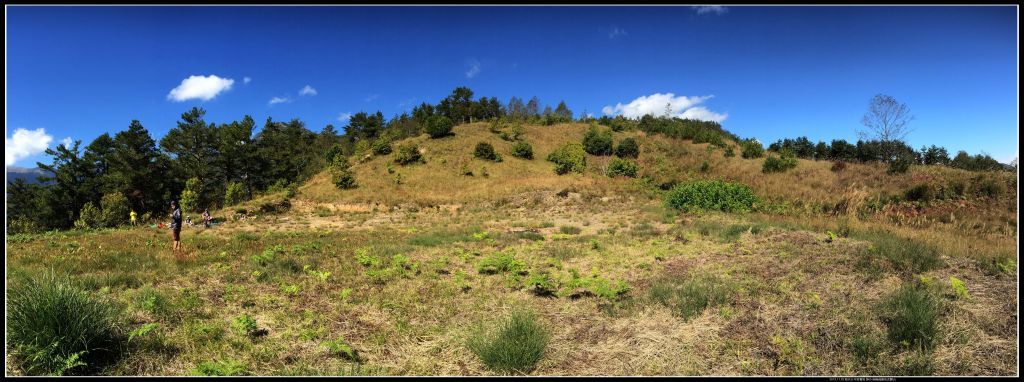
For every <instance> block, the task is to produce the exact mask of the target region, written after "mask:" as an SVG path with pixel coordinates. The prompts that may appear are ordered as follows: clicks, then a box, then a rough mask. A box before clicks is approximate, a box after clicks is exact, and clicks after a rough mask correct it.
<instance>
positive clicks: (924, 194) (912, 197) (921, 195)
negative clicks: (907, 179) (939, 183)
mask: <svg viewBox="0 0 1024 382" xmlns="http://www.w3.org/2000/svg"><path fill="white" fill-rule="evenodd" d="M903 198H904V199H906V200H909V201H912V202H928V201H931V200H932V199H935V188H934V187H932V186H931V185H930V184H928V183H921V184H918V185H916V186H913V187H911V188H909V189H907V191H905V192H903Z"/></svg>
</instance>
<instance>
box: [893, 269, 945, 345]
mask: <svg viewBox="0 0 1024 382" xmlns="http://www.w3.org/2000/svg"><path fill="white" fill-rule="evenodd" d="M879 308H880V310H881V316H882V321H883V322H884V323H885V325H886V327H887V328H888V331H889V339H891V340H892V341H893V342H895V343H897V344H900V345H901V346H904V347H911V348H917V349H920V350H929V349H931V348H932V346H933V345H934V344H935V342H936V340H937V339H938V335H939V316H940V315H941V314H942V309H943V307H942V301H941V300H940V299H939V298H938V297H937V296H935V293H934V292H933V291H932V290H931V288H930V287H929V286H928V285H926V284H924V283H919V282H907V283H904V284H903V285H902V286H900V288H899V289H897V290H896V291H895V292H893V293H892V294H891V295H889V296H888V297H886V298H885V299H884V300H883V301H882V302H881V304H880V306H879Z"/></svg>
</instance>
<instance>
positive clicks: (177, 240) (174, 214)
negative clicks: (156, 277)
mask: <svg viewBox="0 0 1024 382" xmlns="http://www.w3.org/2000/svg"><path fill="white" fill-rule="evenodd" d="M171 208H172V211H171V237H172V238H174V247H173V248H172V249H171V253H172V254H177V253H178V251H180V250H181V208H180V207H178V202H177V201H176V200H172V201H171Z"/></svg>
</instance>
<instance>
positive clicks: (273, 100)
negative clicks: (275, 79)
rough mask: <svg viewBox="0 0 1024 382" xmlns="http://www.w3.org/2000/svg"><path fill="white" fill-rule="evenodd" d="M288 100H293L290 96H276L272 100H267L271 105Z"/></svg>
mask: <svg viewBox="0 0 1024 382" xmlns="http://www.w3.org/2000/svg"><path fill="white" fill-rule="evenodd" d="M286 102H292V100H291V99H290V98H288V97H274V98H271V99H270V101H269V102H267V103H268V104H270V105H276V104H279V103H286Z"/></svg>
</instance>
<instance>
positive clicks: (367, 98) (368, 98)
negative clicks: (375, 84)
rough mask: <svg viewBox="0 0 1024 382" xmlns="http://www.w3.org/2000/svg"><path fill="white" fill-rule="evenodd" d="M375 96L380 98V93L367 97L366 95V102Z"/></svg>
mask: <svg viewBox="0 0 1024 382" xmlns="http://www.w3.org/2000/svg"><path fill="white" fill-rule="evenodd" d="M377 98H380V94H374V95H371V96H369V97H366V102H371V101H373V100H375V99H377Z"/></svg>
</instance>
